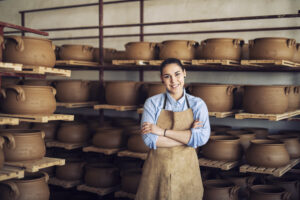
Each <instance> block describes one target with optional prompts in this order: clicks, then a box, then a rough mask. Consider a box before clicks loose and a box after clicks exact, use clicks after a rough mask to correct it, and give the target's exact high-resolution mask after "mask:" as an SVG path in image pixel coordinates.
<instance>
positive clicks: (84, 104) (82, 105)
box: [56, 101, 99, 108]
mask: <svg viewBox="0 0 300 200" xmlns="http://www.w3.org/2000/svg"><path fill="white" fill-rule="evenodd" d="M98 103H99V102H97V101H87V102H74V103H66V102H56V106H59V107H65V108H86V107H93V106H94V105H96V104H98Z"/></svg>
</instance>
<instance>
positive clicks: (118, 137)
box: [92, 128, 125, 149]
mask: <svg viewBox="0 0 300 200" xmlns="http://www.w3.org/2000/svg"><path fill="white" fill-rule="evenodd" d="M92 143H93V145H94V146H96V147H100V148H108V149H111V148H121V147H124V145H125V137H124V131H123V130H122V129H116V128H112V129H110V128H108V129H106V130H102V131H100V132H98V131H97V132H96V133H95V134H94V136H93V141H92Z"/></svg>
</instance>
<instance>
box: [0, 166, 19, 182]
mask: <svg viewBox="0 0 300 200" xmlns="http://www.w3.org/2000/svg"><path fill="white" fill-rule="evenodd" d="M23 177H24V169H21V168H19V167H13V166H8V165H4V166H3V168H2V169H0V181H5V180H8V179H12V178H23Z"/></svg>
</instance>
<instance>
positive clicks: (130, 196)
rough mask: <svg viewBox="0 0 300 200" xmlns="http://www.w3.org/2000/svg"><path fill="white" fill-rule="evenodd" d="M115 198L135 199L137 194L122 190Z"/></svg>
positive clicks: (116, 193)
mask: <svg viewBox="0 0 300 200" xmlns="http://www.w3.org/2000/svg"><path fill="white" fill-rule="evenodd" d="M115 198H128V199H135V194H132V193H128V192H124V191H122V190H120V191H117V192H115Z"/></svg>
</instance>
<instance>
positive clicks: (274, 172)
mask: <svg viewBox="0 0 300 200" xmlns="http://www.w3.org/2000/svg"><path fill="white" fill-rule="evenodd" d="M299 162H300V158H298V159H293V160H291V161H290V163H289V164H287V165H286V166H283V167H279V168H265V167H257V166H251V165H247V164H246V165H242V166H241V167H240V172H244V173H245V172H253V173H259V174H271V175H273V176H277V177H280V176H282V175H283V174H285V173H286V172H288V171H289V170H290V169H292V168H293V167H294V166H295V165H297V164H298V163H299Z"/></svg>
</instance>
